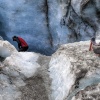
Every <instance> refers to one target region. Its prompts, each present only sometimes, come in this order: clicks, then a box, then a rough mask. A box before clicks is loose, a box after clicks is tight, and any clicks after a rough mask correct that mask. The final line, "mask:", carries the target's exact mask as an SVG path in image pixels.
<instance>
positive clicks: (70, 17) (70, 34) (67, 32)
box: [0, 0, 100, 55]
mask: <svg viewBox="0 0 100 100" xmlns="http://www.w3.org/2000/svg"><path fill="white" fill-rule="evenodd" d="M99 30H100V0H20V1H13V0H0V35H1V36H2V37H3V38H4V39H7V40H9V41H10V42H11V43H13V41H12V39H11V37H12V36H13V35H18V36H21V37H23V38H24V39H25V40H26V41H27V42H28V44H29V46H30V48H29V50H30V51H35V52H40V53H43V54H46V55H51V54H52V53H53V52H54V51H55V50H56V49H57V48H58V47H59V45H61V44H64V43H68V42H75V41H81V40H88V39H90V37H92V36H94V35H95V34H96V33H97V35H99ZM13 45H15V46H16V43H13ZM16 47H17V46H16Z"/></svg>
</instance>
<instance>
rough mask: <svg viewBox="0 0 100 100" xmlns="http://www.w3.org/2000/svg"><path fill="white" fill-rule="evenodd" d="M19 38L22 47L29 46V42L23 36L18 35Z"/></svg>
mask: <svg viewBox="0 0 100 100" xmlns="http://www.w3.org/2000/svg"><path fill="white" fill-rule="evenodd" d="M18 40H19V41H20V43H21V46H22V47H27V46H28V44H27V43H26V42H25V40H24V39H22V38H21V37H18Z"/></svg>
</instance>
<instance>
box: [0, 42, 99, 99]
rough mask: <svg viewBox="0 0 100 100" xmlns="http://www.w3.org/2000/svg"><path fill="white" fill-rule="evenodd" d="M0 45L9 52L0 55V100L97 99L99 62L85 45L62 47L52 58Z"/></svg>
mask: <svg viewBox="0 0 100 100" xmlns="http://www.w3.org/2000/svg"><path fill="white" fill-rule="evenodd" d="M1 43H2V44H3V43H5V45H4V47H3V46H1V48H6V47H8V46H9V48H8V49H6V51H9V52H10V50H11V49H13V50H12V52H10V54H9V55H6V56H2V55H1V54H0V100H83V99H91V100H99V99H100V97H99V96H100V62H99V60H100V58H99V57H98V56H96V55H95V54H94V53H93V51H91V52H90V51H88V49H89V44H90V43H89V41H85V42H76V43H69V44H65V45H62V46H61V47H60V48H59V49H58V50H57V52H56V53H54V54H53V55H52V56H44V55H40V54H38V53H33V52H17V51H16V49H15V48H14V47H13V46H12V45H11V44H10V43H9V42H7V41H6V42H5V41H1ZM4 50H5V49H4Z"/></svg>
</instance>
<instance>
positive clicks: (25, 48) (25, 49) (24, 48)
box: [19, 46, 28, 52]
mask: <svg viewBox="0 0 100 100" xmlns="http://www.w3.org/2000/svg"><path fill="white" fill-rule="evenodd" d="M27 49H28V46H27V47H21V48H20V49H19V52H21V51H22V52H24V51H27Z"/></svg>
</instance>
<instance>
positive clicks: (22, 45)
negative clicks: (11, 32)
mask: <svg viewBox="0 0 100 100" xmlns="http://www.w3.org/2000/svg"><path fill="white" fill-rule="evenodd" d="M12 39H13V41H16V42H17V43H18V48H19V50H18V51H19V52H20V51H27V49H28V44H27V43H26V42H25V40H24V39H22V38H21V37H17V36H13V37H12Z"/></svg>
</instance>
